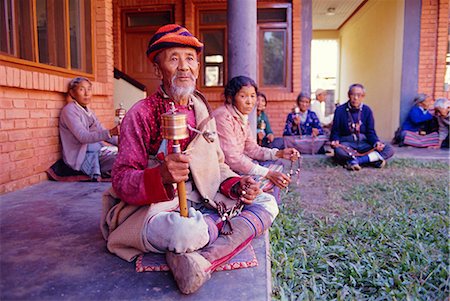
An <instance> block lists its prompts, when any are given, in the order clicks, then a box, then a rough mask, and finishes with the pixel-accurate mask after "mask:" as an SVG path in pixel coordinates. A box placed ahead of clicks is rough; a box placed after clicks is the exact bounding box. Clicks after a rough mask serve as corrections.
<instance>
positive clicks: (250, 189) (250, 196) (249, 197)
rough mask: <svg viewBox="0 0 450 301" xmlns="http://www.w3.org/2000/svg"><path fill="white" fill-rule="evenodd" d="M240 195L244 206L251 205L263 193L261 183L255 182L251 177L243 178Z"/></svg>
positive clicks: (240, 183)
mask: <svg viewBox="0 0 450 301" xmlns="http://www.w3.org/2000/svg"><path fill="white" fill-rule="evenodd" d="M238 193H239V195H240V196H241V197H240V200H241V201H242V202H243V203H244V204H247V205H249V204H251V203H253V200H254V199H255V198H256V197H257V196H258V195H259V194H260V193H261V189H259V182H257V181H255V180H254V179H253V178H252V177H251V176H243V177H242V178H241V180H240V181H239V189H238Z"/></svg>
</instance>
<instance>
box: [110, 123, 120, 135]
mask: <svg viewBox="0 0 450 301" xmlns="http://www.w3.org/2000/svg"><path fill="white" fill-rule="evenodd" d="M119 133H120V126H119V125H116V126H115V127H113V128H112V129H110V130H109V135H110V136H111V137H112V136H119Z"/></svg>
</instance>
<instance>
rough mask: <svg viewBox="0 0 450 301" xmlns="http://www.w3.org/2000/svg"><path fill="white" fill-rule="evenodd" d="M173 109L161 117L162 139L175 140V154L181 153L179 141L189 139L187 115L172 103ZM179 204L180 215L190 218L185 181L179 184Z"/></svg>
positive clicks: (173, 149)
mask: <svg viewBox="0 0 450 301" xmlns="http://www.w3.org/2000/svg"><path fill="white" fill-rule="evenodd" d="M170 105H171V109H170V110H169V111H168V112H167V113H164V114H162V115H161V117H162V137H163V138H164V139H167V140H173V146H172V152H173V153H174V154H179V153H181V146H180V142H179V140H182V139H186V138H187V137H189V132H188V129H187V125H186V124H187V123H186V119H187V116H186V114H183V113H179V112H176V109H175V105H174V103H173V102H171V103H170ZM177 190H178V202H179V207H180V215H181V216H184V217H188V216H189V213H188V207H187V197H186V183H185V182H184V181H182V182H179V183H177Z"/></svg>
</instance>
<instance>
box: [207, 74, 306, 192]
mask: <svg viewBox="0 0 450 301" xmlns="http://www.w3.org/2000/svg"><path fill="white" fill-rule="evenodd" d="M257 92H258V87H257V85H256V83H255V82H254V81H253V79H251V78H249V77H246V76H236V77H234V78H232V79H231V80H230V81H229V82H228V83H227V85H226V86H225V92H224V94H225V104H224V105H222V106H220V107H219V108H217V109H216V110H215V111H214V112H213V116H214V117H215V118H216V122H217V133H218V134H219V138H220V139H219V140H220V145H221V146H222V150H223V152H224V154H225V162H226V163H227V164H228V165H229V166H230V167H231V169H233V170H234V171H235V172H237V173H239V174H247V175H256V176H260V177H264V178H267V179H269V180H270V181H271V182H272V183H273V184H275V185H276V186H278V187H279V188H281V189H283V188H286V187H287V186H288V185H289V183H290V181H291V179H290V178H289V176H288V175H286V174H284V173H282V172H281V171H277V170H271V169H269V168H268V167H264V166H261V165H260V164H258V162H255V161H254V160H257V161H268V160H277V159H280V158H284V159H289V160H292V161H294V160H296V159H297V158H298V157H299V153H298V152H297V151H296V150H295V149H293V148H286V149H284V150H279V149H277V148H267V147H262V146H259V145H258V144H257V143H256V139H255V136H254V134H253V133H252V131H251V129H250V125H249V122H248V114H250V113H251V112H252V110H253V107H254V106H255V103H256V95H257Z"/></svg>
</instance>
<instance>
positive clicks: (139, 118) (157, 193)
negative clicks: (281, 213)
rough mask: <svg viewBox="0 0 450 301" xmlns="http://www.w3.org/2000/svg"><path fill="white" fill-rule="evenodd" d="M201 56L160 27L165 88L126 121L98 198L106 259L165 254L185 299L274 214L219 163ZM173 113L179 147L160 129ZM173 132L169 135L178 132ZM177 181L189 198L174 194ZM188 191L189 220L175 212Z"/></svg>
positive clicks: (158, 67) (157, 64)
mask: <svg viewBox="0 0 450 301" xmlns="http://www.w3.org/2000/svg"><path fill="white" fill-rule="evenodd" d="M202 48H203V43H201V42H200V41H199V40H198V39H197V38H196V37H195V36H193V35H192V34H191V33H190V32H189V31H188V30H187V29H186V28H184V27H182V26H180V25H177V24H168V25H164V26H162V27H160V28H159V29H158V30H157V31H156V33H155V34H154V35H153V37H152V38H151V39H150V42H149V44H148V48H147V56H148V59H149V61H150V62H152V63H153V66H154V68H155V75H156V76H157V77H158V78H160V79H161V86H160V87H159V89H157V90H156V91H155V92H154V93H153V94H151V95H149V96H148V97H147V98H145V99H142V100H140V101H139V102H137V103H136V104H135V105H134V106H133V107H132V108H131V109H130V110H129V111H128V112H127V114H126V116H125V118H124V119H123V122H122V125H121V136H120V148H119V153H118V156H117V160H116V162H115V164H114V167H113V179H112V189H110V190H108V191H107V192H105V194H104V197H103V213H102V233H103V235H104V238H105V239H106V240H107V248H108V250H109V251H110V252H112V253H114V254H116V255H118V256H119V257H121V258H122V259H124V260H127V261H132V260H133V259H135V258H136V257H137V256H138V255H140V254H143V253H147V252H155V253H165V256H166V261H167V264H168V266H169V267H170V270H171V272H172V274H173V276H174V279H175V281H176V283H177V285H178V288H179V289H180V291H181V292H182V293H184V294H190V293H193V292H195V291H196V290H198V289H199V288H200V287H201V286H202V285H203V284H204V283H205V282H206V281H207V280H208V279H210V277H211V273H212V272H213V271H214V270H215V269H216V268H217V267H218V266H219V265H221V264H223V263H225V262H226V261H228V260H229V259H230V258H232V257H234V256H235V255H236V254H238V253H239V252H240V251H241V250H243V249H244V248H245V247H247V246H248V245H249V244H250V243H251V241H252V238H253V237H255V236H258V235H261V234H262V233H263V232H264V231H265V230H267V229H268V228H269V227H270V225H271V224H272V222H273V221H274V219H275V217H276V216H277V214H278V206H277V203H276V201H275V198H274V197H273V196H272V195H270V194H266V193H262V192H261V191H260V189H259V185H258V183H257V182H256V181H254V180H253V179H252V178H251V177H249V176H243V177H240V176H238V175H237V174H236V173H234V172H233V171H232V170H231V169H230V168H229V167H228V166H227V165H226V164H225V163H224V156H223V152H222V150H221V148H220V144H219V140H218V139H217V134H216V123H215V121H214V118H212V117H211V115H210V106H209V104H208V102H207V101H206V99H205V98H204V96H203V95H202V94H201V93H200V92H198V91H197V90H196V89H195V86H196V81H197V78H198V75H199V70H200V62H199V60H198V56H199V55H200V52H201V51H202ZM175 113H176V114H179V116H183V115H184V116H185V119H186V123H187V129H186V136H187V138H180V139H179V140H177V143H175V141H173V140H169V139H168V138H167V137H168V136H167V131H168V128H167V124H165V123H163V118H164V117H167V114H170V115H173V114H175ZM181 114H183V115H181ZM181 120H182V119H181ZM179 125H180V124H174V126H179ZM177 129H178V128H175V127H174V128H173V129H172V130H173V131H174V132H175V133H178V134H181V133H184V132H183V131H181V133H180V132H179V131H178V130H177ZM165 133H166V134H165ZM170 133H171V132H170ZM170 133H169V135H172V134H170ZM183 136H184V135H183ZM174 145H175V146H177V145H178V146H179V148H180V152H177V151H175V150H176V149H175V150H174V148H173V146H174ZM181 182H185V189H177V190H175V189H174V185H175V184H176V183H178V184H177V185H179V186H180V187H182V186H181V184H179V183H181ZM184 191H185V192H186V196H187V200H188V206H189V207H190V208H189V209H188V217H185V216H183V217H181V216H180V213H179V212H178V208H179V205H178V203H179V197H180V196H179V195H178V193H180V194H181V197H182V199H183V196H184V193H183V192H184ZM183 208H184V206H183ZM183 211H184V210H183ZM219 233H220V234H219Z"/></svg>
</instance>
